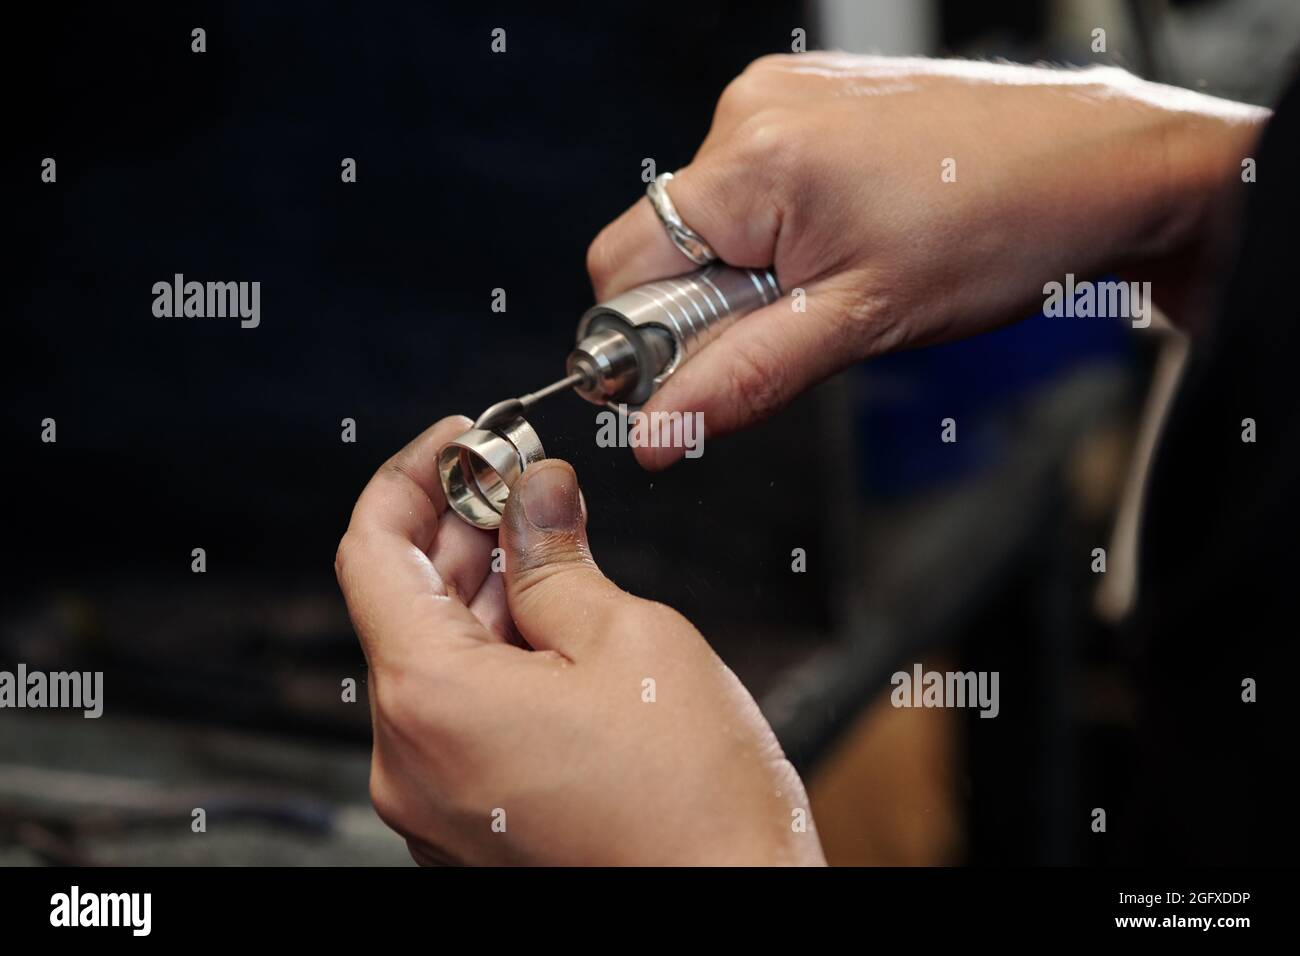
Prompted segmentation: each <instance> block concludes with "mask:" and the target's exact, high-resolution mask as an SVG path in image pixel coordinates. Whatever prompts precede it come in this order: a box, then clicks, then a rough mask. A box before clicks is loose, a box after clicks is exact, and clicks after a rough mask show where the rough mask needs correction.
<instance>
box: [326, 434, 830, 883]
mask: <svg viewBox="0 0 1300 956" xmlns="http://www.w3.org/2000/svg"><path fill="white" fill-rule="evenodd" d="M469 425H470V422H469V420H468V419H465V418H448V419H444V420H443V421H441V422H439V423H438V424H437V425H435V426H434V427H433V428H431V429H429V430H428V431H427V432H425V433H424V434H423V435H421V436H420V437H419V438H417V439H416V440H415V441H414V442H412V443H411V444H410V445H409V446H407V447H406V448H405V449H404V450H402V451H401V452H399V453H398V454H397V455H396V456H395V457H394V458H392V459H391V460H390V461H389V462H388V463H387V464H385V465H384V466H383V467H382V468H381V469H380V470H379V472H378V474H376V475H375V477H374V478H373V479H372V480H371V482H370V484H369V485H367V486H366V489H365V491H364V492H363V493H362V495H361V498H360V500H359V501H358V502H357V505H356V508H355V509H354V511H353V513H352V521H351V524H350V525H349V527H348V530H347V533H346V534H345V535H344V537H343V540H342V542H341V543H340V545H339V550H338V556H337V558H336V562H335V568H336V571H337V574H338V579H339V584H340V585H341V587H342V588H343V593H344V595H345V597H346V598H347V604H348V610H349V612H350V613H351V615H352V622H353V624H354V626H355V627H356V631H357V634H358V636H359V637H360V639H361V644H362V648H363V649H364V651H365V654H366V659H367V661H368V663H369V668H370V683H369V691H370V695H369V696H370V707H371V716H372V721H373V725H374V753H373V758H372V763H371V775H370V791H371V797H372V799H373V801H374V804H375V807H376V809H377V810H378V812H379V815H380V816H381V817H382V818H383V819H384V821H385V822H386V823H388V824H389V825H390V826H392V827H393V828H394V829H395V830H397V831H398V832H399V833H401V834H402V835H403V836H405V837H406V838H407V844H408V846H409V847H410V848H411V853H412V855H413V856H414V857H415V859H416V860H417V861H419V862H422V863H433V862H439V863H523V864H604V865H609V864H616V865H617V864H766V863H811V864H819V863H822V862H824V861H823V858H822V853H821V847H820V845H819V844H818V842H817V835H816V830H815V828H814V826H813V823H812V819H811V814H810V812H809V810H808V800H807V796H806V794H805V793H804V789H803V785H802V783H801V782H800V780H799V777H798V775H797V774H796V773H795V771H794V768H793V767H792V766H791V765H790V763H789V762H788V761H787V760H786V759H785V756H784V754H783V753H782V752H781V747H780V745H779V744H778V743H777V740H776V737H775V736H774V735H773V733H772V730H771V728H770V727H769V726H768V724H767V721H766V720H764V719H763V716H762V714H761V713H760V712H759V710H758V707H757V705H756V704H755V703H754V700H753V698H752V697H750V695H749V693H748V692H747V691H746V690H745V688H744V687H743V686H741V684H740V682H739V681H738V680H737V679H736V677H735V675H734V674H732V672H731V671H730V670H728V669H727V667H726V666H725V665H724V664H723V663H722V662H721V661H720V660H719V659H718V657H717V655H716V654H714V653H713V650H712V649H711V648H710V647H709V645H708V644H707V643H706V642H705V641H704V639H703V638H702V637H701V636H700V634H699V632H698V631H697V630H696V629H695V628H694V627H692V626H691V625H690V623H689V622H688V621H687V620H686V619H685V618H683V617H682V616H681V615H680V614H678V613H677V612H676V611H673V610H672V609H671V608H668V607H665V606H664V605H662V604H656V603H654V602H651V601H645V600H642V599H640V598H636V597H633V596H632V595H630V594H627V593H626V592H624V591H622V590H620V589H619V588H618V587H616V586H615V585H614V584H613V583H611V582H610V581H609V580H608V579H607V578H606V577H605V576H604V575H603V574H601V572H600V570H599V569H598V568H597V567H596V564H595V562H594V561H593V560H592V557H591V553H590V551H589V550H588V547H587V536H586V513H585V508H584V506H583V504H582V499H581V495H580V493H579V491H578V485H577V480H576V478H575V476H574V473H573V469H572V468H570V467H569V466H568V465H567V464H566V463H564V462H561V461H554V460H551V461H544V462H540V463H538V464H536V465H533V466H531V467H530V468H529V469H528V471H526V472H525V473H524V475H523V476H522V477H521V478H520V480H519V481H518V482H517V483H516V485H515V487H514V489H513V490H512V492H511V496H510V501H509V504H508V506H507V508H506V512H505V516H504V520H503V523H502V526H501V529H500V536H499V539H498V536H497V535H495V534H492V533H490V532H485V531H481V530H478V529H476V528H472V527H470V526H469V525H468V524H466V523H465V522H463V521H461V520H460V519H459V518H457V517H456V516H455V515H454V514H453V513H451V512H449V511H448V510H447V506H446V501H445V498H444V496H443V493H442V489H441V486H440V484H439V481H438V477H437V467H436V459H437V453H438V451H439V449H441V448H442V447H443V445H445V444H446V443H447V442H448V441H450V440H451V439H452V438H454V437H455V436H456V435H457V434H459V433H460V432H462V431H464V430H465V429H466V428H468V427H469ZM498 543H499V544H500V546H501V547H502V548H503V549H504V553H505V573H504V574H498V573H494V572H492V570H491V559H492V549H493V548H494V547H496V546H497V545H498ZM647 680H652V681H653V682H654V683H653V685H647V684H646V683H645V682H646V681H647ZM648 686H653V688H654V694H653V701H652V702H651V701H648V700H647V690H646V689H647V687H648ZM801 823H802V824H803V826H800V824H801Z"/></svg>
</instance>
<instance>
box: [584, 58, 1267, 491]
mask: <svg viewBox="0 0 1300 956" xmlns="http://www.w3.org/2000/svg"><path fill="white" fill-rule="evenodd" d="M1267 116H1268V113H1267V111H1265V110H1261V109H1256V108H1253V107H1244V106H1239V105H1237V104H1233V103H1229V102H1226V101H1223V100H1216V99H1212V98H1210V97H1207V96H1202V95H1199V94H1195V93H1189V92H1187V91H1184V90H1175V89H1172V88H1169V87H1162V86H1158V85H1156V84H1153V83H1147V82H1144V81H1142V80H1139V79H1137V78H1135V77H1133V76H1131V75H1130V74H1128V73H1125V72H1123V71H1122V70H1118V69H1114V68H1094V69H1088V70H1081V71H1065V70H1055V69H1048V68H1039V67H1028V66H1012V65H998V64H992V63H981V62H965V61H944V60H924V59H893V58H884V57H858V56H848V55H844V54H813V53H806V54H798V55H793V56H769V57H764V58H762V59H760V60H757V61H756V62H755V63H753V64H752V65H751V66H750V67H749V68H748V69H747V70H746V71H745V72H744V73H743V74H741V76H740V77H738V78H737V79H736V80H735V81H733V82H732V83H731V84H730V85H729V86H728V87H727V89H726V91H725V92H724V93H723V95H722V98H721V100H720V101H719V103H718V107H717V111H716V113H715V115H714V121H713V126H712V128H711V129H710V131H709V134H708V136H707V138H706V139H705V141H704V143H703V145H701V147H700V149H699V152H698V153H697V154H696V156H695V159H694V160H693V161H692V162H691V164H690V165H689V166H686V167H685V168H683V169H682V170H680V171H679V172H678V173H677V175H676V177H675V178H674V179H673V181H672V182H671V183H670V185H669V192H670V194H671V196H672V199H673V202H674V204H675V205H676V207H677V210H678V212H679V213H680V214H681V216H682V218H683V220H684V221H685V222H686V223H687V224H688V225H690V226H691V227H692V228H694V229H695V230H696V231H697V232H699V233H700V234H701V235H702V236H703V237H704V238H705V239H706V240H707V241H708V242H709V244H710V245H712V246H713V248H714V250H715V251H716V252H717V253H718V255H719V256H720V257H721V259H722V260H723V261H724V262H727V263H730V264H732V265H737V266H747V267H755V268H757V267H765V266H773V267H774V268H775V269H776V273H777V278H778V280H779V282H780V284H781V288H782V289H783V290H784V291H785V292H786V293H787V295H786V296H785V297H784V298H783V299H782V300H781V301H778V302H776V303H774V304H772V305H769V306H767V307H766V308H764V309H761V310H760V311H758V312H756V313H754V314H753V315H750V316H747V317H746V318H745V319H743V320H742V321H740V322H737V323H735V324H734V325H733V326H731V327H730V328H728V329H727V331H726V332H724V333H723V335H722V336H721V338H720V339H719V340H718V342H717V343H716V344H715V345H714V346H713V347H711V348H709V349H705V350H704V351H703V352H701V353H700V354H699V355H698V356H696V357H695V358H694V359H692V361H691V362H690V363H689V364H687V365H685V366H684V367H683V368H682V369H681V371H679V372H678V373H677V374H675V375H674V376H673V377H672V378H671V379H669V381H668V382H667V383H666V384H665V385H664V387H663V388H662V389H661V390H660V391H659V393H658V394H656V395H655V396H654V397H653V398H652V399H651V400H650V402H649V403H648V404H647V406H646V410H647V411H650V412H653V411H679V412H692V411H702V412H704V421H705V427H706V432H707V433H708V434H709V435H711V436H712V435H718V434H722V433H725V432H728V431H731V430H734V429H736V428H739V427H742V426H744V425H748V424H751V423H753V422H755V421H757V420H759V419H762V418H764V417H766V416H767V415H769V414H771V413H772V412H774V411H775V410H777V409H778V408H780V407H782V406H783V405H785V404H786V403H787V402H789V401H790V400H791V399H792V398H794V397H795V396H796V395H797V394H799V393H800V392H802V391H803V390H805V389H806V388H808V387H809V386H811V385H813V384H815V383H816V382H818V381H820V380H821V379H823V378H825V377H827V376H828V375H830V374H832V373H834V372H836V371H838V370H840V369H842V368H844V367H845V366H847V365H849V364H851V363H853V362H855V361H858V360H860V359H863V358H867V357H870V356H873V355H878V354H880V353H883V352H887V351H891V350H894V349H899V348H903V347H907V346H913V345H920V344H926V343H930V342H937V341H943V340H947V339H953V338H959V337H962V336H965V335H970V334H973V333H976V332H980V331H984V330H986V329H988V328H990V327H992V326H994V325H996V324H999V323H1002V322H1006V321H1009V320H1011V319H1014V318H1018V317H1021V316H1025V315H1029V314H1032V312H1033V311H1034V309H1036V308H1038V307H1039V306H1041V305H1042V302H1043V292H1042V289H1043V285H1044V283H1046V282H1049V281H1053V280H1055V281H1064V278H1065V275H1066V273H1067V272H1069V273H1074V274H1075V275H1076V276H1078V277H1080V278H1083V277H1086V276H1089V275H1095V274H1096V273H1098V272H1099V271H1101V270H1106V269H1113V268H1117V267H1124V266H1128V265H1132V264H1135V263H1147V264H1149V265H1150V267H1151V268H1152V269H1153V270H1154V269H1156V267H1157V265H1161V264H1163V267H1164V271H1162V272H1161V273H1156V272H1155V271H1153V272H1152V273H1151V274H1150V275H1147V276H1143V277H1142V278H1151V279H1153V280H1155V279H1158V278H1159V275H1162V274H1165V273H1166V272H1167V271H1168V269H1167V266H1168V265H1169V263H1170V261H1171V260H1178V259H1179V257H1186V256H1189V255H1190V253H1191V251H1192V250H1193V249H1195V248H1196V247H1197V245H1198V243H1199V241H1200V239H1201V235H1202V232H1203V230H1204V224H1205V222H1206V219H1207V216H1208V212H1209V209H1210V207H1211V206H1212V204H1213V200H1214V199H1215V197H1216V196H1217V194H1218V193H1219V192H1220V191H1221V190H1222V189H1223V188H1224V186H1225V184H1226V183H1228V182H1231V181H1234V180H1235V179H1236V178H1237V177H1236V174H1237V173H1238V172H1239V171H1240V163H1241V160H1242V159H1243V158H1244V157H1245V156H1246V155H1248V153H1249V149H1250V146H1251V144H1252V143H1253V141H1254V139H1255V137H1256V136H1257V134H1258V131H1259V129H1260V127H1261V126H1262V124H1263V122H1264V120H1265V119H1266V118H1267ZM945 160H952V161H955V170H956V180H955V181H952V182H946V181H944V180H943V178H942V177H941V173H942V172H943V170H944V166H943V164H944V162H945ZM1153 260H1155V261H1154V262H1153ZM587 262H588V269H589V271H590V273H591V278H592V283H593V285H594V286H595V292H596V297H597V300H603V299H606V298H608V297H609V296H612V295H614V294H617V293H618V292H621V291H623V290H625V289H628V288H631V287H632V286H635V285H639V284H641V283H643V282H648V281H650V280H653V279H658V278H663V277H665V276H670V275H677V274H680V273H682V272H685V271H688V270H689V269H691V268H693V267H692V265H691V263H690V262H689V261H688V260H687V259H686V258H685V257H684V256H682V255H681V253H679V252H678V251H677V249H676V248H675V247H674V246H673V245H672V243H671V242H670V241H669V239H668V237H667V234H666V233H665V231H664V229H663V226H662V225H661V224H660V222H659V221H658V219H657V218H656V216H655V214H654V212H653V210H652V209H651V208H650V205H649V203H648V201H647V200H645V199H642V200H640V201H638V202H637V203H636V204H635V205H634V206H632V208H630V209H629V210H628V211H627V212H625V213H624V214H623V215H622V216H621V217H620V218H619V219H617V220H616V221H615V222H613V223H611V224H610V225H609V226H607V227H606V228H605V229H604V230H603V231H602V232H601V233H600V235H599V236H597V238H596V240H595V242H594V243H592V246H591V249H590V252H589V254H588V260H587ZM1175 271H1177V270H1175ZM796 288H800V289H803V290H804V292H805V294H806V311H805V312H803V313H799V312H795V311H794V310H793V309H792V299H791V297H790V293H791V292H793V290H795V289H796ZM1155 292H1156V295H1157V297H1158V298H1159V297H1161V289H1160V288H1159V286H1157V287H1156V289H1155ZM681 454H682V449H680V448H676V449H674V448H667V447H665V448H638V449H637V450H636V455H637V458H638V459H639V460H640V462H641V463H642V464H643V465H644V466H646V467H649V468H661V467H664V466H666V465H668V464H670V463H671V462H672V461H674V460H676V459H677V458H678V457H680V456H681Z"/></svg>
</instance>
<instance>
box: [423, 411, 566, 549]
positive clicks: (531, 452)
mask: <svg viewBox="0 0 1300 956" xmlns="http://www.w3.org/2000/svg"><path fill="white" fill-rule="evenodd" d="M480 424H490V427H488V428H480V427H478V425H480ZM545 457H546V452H545V451H544V450H543V449H542V442H541V439H540V438H538V437H537V432H535V431H533V426H531V425H529V424H528V422H526V421H524V419H523V418H521V417H518V416H515V417H513V418H501V417H494V420H492V421H491V422H490V423H489V422H484V421H483V419H481V418H480V420H479V422H478V423H476V425H475V427H474V428H471V429H470V430H469V431H467V432H464V433H463V434H461V435H458V436H457V437H456V438H454V439H452V440H451V441H450V442H448V443H447V445H446V446H444V447H443V449H442V451H440V452H439V453H438V477H439V478H440V479H441V481H442V490H443V491H444V492H445V493H446V495H447V504H448V505H449V506H450V507H451V509H452V510H453V511H455V512H456V514H458V515H460V516H461V517H462V518H464V519H465V520H466V521H468V522H469V523H470V524H472V525H474V526H475V527H478V528H487V529H491V528H496V527H499V526H500V524H501V514H502V512H504V511H505V508H506V501H507V500H508V499H509V498H510V489H511V488H512V487H513V486H514V484H515V482H516V481H518V480H519V476H520V475H522V474H523V473H524V469H525V468H527V467H528V466H529V465H531V464H533V463H535V462H538V461H541V460H542V459H543V458H545Z"/></svg>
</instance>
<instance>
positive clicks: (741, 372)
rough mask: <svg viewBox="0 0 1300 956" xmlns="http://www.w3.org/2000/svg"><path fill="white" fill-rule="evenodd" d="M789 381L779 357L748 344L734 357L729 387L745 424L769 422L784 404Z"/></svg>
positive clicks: (738, 350)
mask: <svg viewBox="0 0 1300 956" xmlns="http://www.w3.org/2000/svg"><path fill="white" fill-rule="evenodd" d="M786 378H787V375H786V372H785V370H784V367H783V365H782V363H781V361H780V357H779V356H775V355H769V354H766V353H765V352H764V351H763V350H761V349H760V348H759V347H758V346H755V345H752V344H747V345H745V346H743V347H739V348H736V349H735V350H733V351H732V353H731V362H730V363H728V365H727V385H728V386H729V388H730V392H729V394H731V395H733V396H734V397H735V399H736V401H737V402H738V403H739V405H740V408H741V410H742V412H743V413H744V421H746V422H755V421H761V420H763V419H765V418H768V417H769V416H771V415H772V414H773V413H774V412H776V411H777V409H779V408H780V407H781V406H782V405H783V404H785V395H786Z"/></svg>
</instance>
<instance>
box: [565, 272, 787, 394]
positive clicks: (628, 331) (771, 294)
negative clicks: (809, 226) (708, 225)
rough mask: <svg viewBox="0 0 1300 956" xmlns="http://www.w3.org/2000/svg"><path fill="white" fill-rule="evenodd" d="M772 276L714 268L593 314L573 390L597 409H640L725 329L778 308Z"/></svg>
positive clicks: (574, 357)
mask: <svg viewBox="0 0 1300 956" xmlns="http://www.w3.org/2000/svg"><path fill="white" fill-rule="evenodd" d="M780 294H781V290H780V288H779V287H778V286H777V283H776V276H775V275H773V274H772V272H771V270H768V269H735V268H732V267H731V266H722V265H712V266H707V267H705V268H703V269H701V270H700V271H698V272H693V273H691V274H690V275H684V276H679V277H677V278H674V279H661V280H659V281H657V282H649V283H646V284H645V285H642V286H637V287H636V288H635V289H629V290H628V291H627V292H624V293H622V294H620V295H617V296H615V297H614V298H612V299H610V300H609V301H608V302H602V303H600V304H599V305H596V306H593V307H592V308H590V309H588V310H587V312H586V314H585V315H583V317H582V319H581V320H580V321H579V322H578V345H577V347H576V348H575V349H574V350H573V351H572V352H571V353H570V354H569V358H568V362H567V363H566V366H565V367H566V370H567V371H568V372H569V374H570V375H573V374H577V373H580V374H581V375H582V381H581V382H580V383H579V384H577V385H575V386H574V390H575V391H577V393H578V394H579V395H581V396H582V397H583V398H585V399H587V401H589V402H595V403H596V404H598V405H600V404H609V405H618V404H628V405H641V404H644V402H645V401H646V400H647V399H648V398H649V397H650V396H651V395H653V394H654V393H655V392H656V391H657V390H658V389H659V387H660V386H661V385H663V383H664V382H665V381H667V380H668V378H669V376H671V375H672V374H673V372H675V371H677V369H679V368H681V367H682V365H683V364H685V363H686V362H687V361H688V360H689V359H690V357H691V356H692V355H694V354H695V353H696V352H698V351H699V350H700V349H702V348H704V346H706V345H708V344H709V343H710V342H711V341H713V339H715V338H716V337H717V336H718V335H719V334H720V333H721V332H722V330H723V329H724V328H726V326H727V325H729V324H730V323H731V322H732V321H734V320H735V319H738V318H740V317H741V316H743V315H747V314H748V313H750V312H753V311H754V310H755V309H758V308H760V307H762V306H764V305H768V304H770V303H772V302H775V301H776V300H777V298H778V297H779V296H780Z"/></svg>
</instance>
